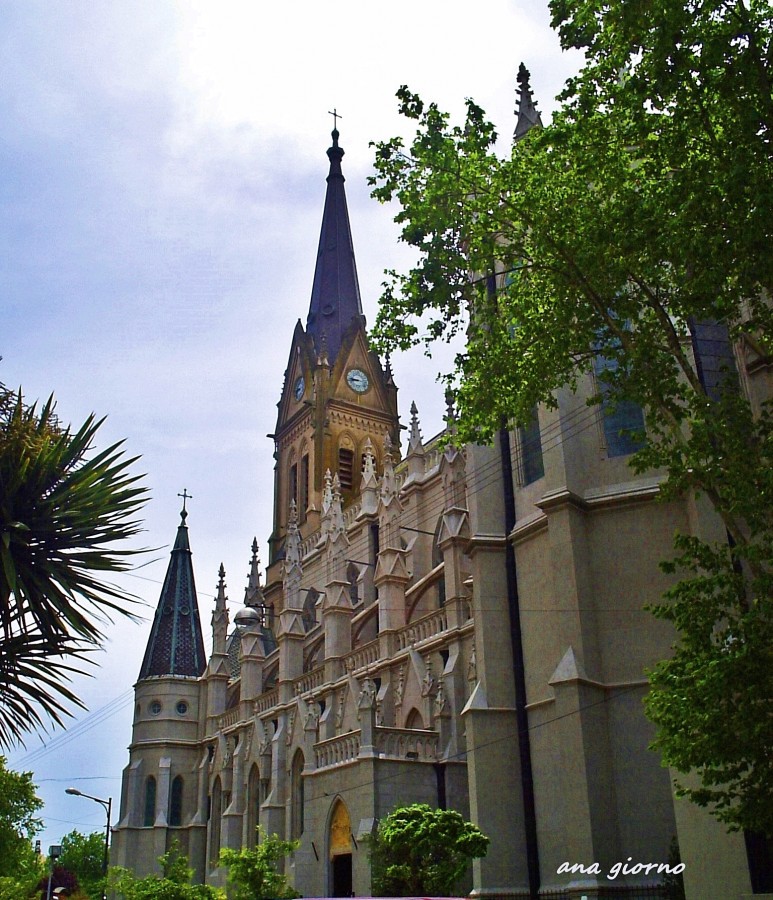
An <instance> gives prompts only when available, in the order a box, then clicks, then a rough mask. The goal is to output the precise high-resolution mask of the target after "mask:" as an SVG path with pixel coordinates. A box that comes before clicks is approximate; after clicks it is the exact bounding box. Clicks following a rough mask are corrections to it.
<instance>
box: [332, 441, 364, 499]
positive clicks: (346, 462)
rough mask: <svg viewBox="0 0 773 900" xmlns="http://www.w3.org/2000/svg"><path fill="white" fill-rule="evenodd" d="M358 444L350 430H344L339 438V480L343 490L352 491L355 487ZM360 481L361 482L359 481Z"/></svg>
mask: <svg viewBox="0 0 773 900" xmlns="http://www.w3.org/2000/svg"><path fill="white" fill-rule="evenodd" d="M355 449H356V444H355V443H354V439H353V438H352V436H351V435H350V434H349V432H348V431H344V432H343V433H342V434H341V435H340V437H339V438H338V456H337V461H338V481H339V483H340V485H341V490H342V491H351V490H352V489H353V488H354V483H355V479H354V475H355V473H354V452H355ZM358 483H359V482H358Z"/></svg>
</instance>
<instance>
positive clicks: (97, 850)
mask: <svg viewBox="0 0 773 900" xmlns="http://www.w3.org/2000/svg"><path fill="white" fill-rule="evenodd" d="M61 846H62V852H61V854H60V856H59V865H60V866H62V867H63V868H65V869H67V870H68V871H70V872H72V873H73V874H74V875H75V876H76V877H77V879H78V884H79V886H80V888H81V890H82V891H83V893H84V894H85V895H86V896H88V897H91V898H93V900H98V898H101V897H102V888H103V883H104V877H103V875H102V866H103V863H104V858H105V856H104V854H105V835H104V833H103V832H99V831H93V832H92V833H91V834H82V833H81V832H80V831H77V830H76V831H71V832H70V833H69V834H66V835H65V836H64V837H63V838H62V843H61Z"/></svg>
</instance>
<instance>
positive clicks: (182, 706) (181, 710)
mask: <svg viewBox="0 0 773 900" xmlns="http://www.w3.org/2000/svg"><path fill="white" fill-rule="evenodd" d="M176 709H177V715H178V716H184V715H185V714H186V713H187V712H188V704H187V703H186V702H185V700H178V702H177V706H176Z"/></svg>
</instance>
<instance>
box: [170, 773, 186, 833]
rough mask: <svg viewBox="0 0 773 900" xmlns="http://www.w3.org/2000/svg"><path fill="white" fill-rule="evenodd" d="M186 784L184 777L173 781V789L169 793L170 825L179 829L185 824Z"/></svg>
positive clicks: (175, 778)
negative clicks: (184, 793) (184, 800)
mask: <svg viewBox="0 0 773 900" xmlns="http://www.w3.org/2000/svg"><path fill="white" fill-rule="evenodd" d="M184 787H185V784H184V782H183V777H182V775H177V776H175V777H174V778H173V779H172V789H171V791H170V792H169V824H170V826H172V827H177V826H180V825H182V823H183V790H184Z"/></svg>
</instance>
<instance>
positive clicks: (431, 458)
mask: <svg viewBox="0 0 773 900" xmlns="http://www.w3.org/2000/svg"><path fill="white" fill-rule="evenodd" d="M442 456H443V453H442V451H441V450H440V449H439V448H438V447H432V448H431V449H430V450H428V451H427V455H426V456H425V457H424V473H425V474H426V475H429V473H430V472H431V471H432V470H433V469H436V468H437V467H438V466H439V465H440V459H441V457H442Z"/></svg>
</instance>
